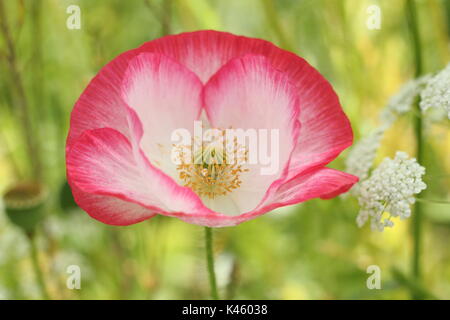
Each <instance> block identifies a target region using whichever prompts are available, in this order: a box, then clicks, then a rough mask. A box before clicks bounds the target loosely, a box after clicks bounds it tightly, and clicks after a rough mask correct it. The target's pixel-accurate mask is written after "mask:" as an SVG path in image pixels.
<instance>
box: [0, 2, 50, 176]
mask: <svg viewBox="0 0 450 320" xmlns="http://www.w3.org/2000/svg"><path fill="white" fill-rule="evenodd" d="M6 17H7V14H6V10H5V5H4V1H3V0H0V34H1V35H2V37H3V38H4V42H5V46H6V61H7V65H8V68H9V71H10V74H11V80H12V82H13V83H14V88H16V100H15V101H16V102H15V104H16V105H15V107H17V110H18V112H19V120H20V121H21V124H22V128H23V132H24V135H25V143H26V146H27V152H28V158H29V159H30V162H31V167H32V170H33V172H32V175H33V178H34V179H36V180H38V181H39V180H40V178H41V162H40V159H39V156H38V144H37V140H36V133H35V132H34V130H33V127H32V122H31V118H30V108H29V103H28V99H27V95H26V93H25V88H24V83H23V79H22V74H21V71H20V68H19V65H18V62H17V51H16V46H15V43H14V40H13V37H12V34H11V30H10V28H9V25H8V23H7V21H6Z"/></svg>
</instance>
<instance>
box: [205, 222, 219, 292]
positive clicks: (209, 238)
mask: <svg viewBox="0 0 450 320" xmlns="http://www.w3.org/2000/svg"><path fill="white" fill-rule="evenodd" d="M205 249H206V262H207V265H208V274H209V284H210V286H211V298H212V299H213V300H219V294H218V293H217V284H216V272H215V271H214V254H213V234H212V228H208V227H205Z"/></svg>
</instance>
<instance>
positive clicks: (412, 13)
mask: <svg viewBox="0 0 450 320" xmlns="http://www.w3.org/2000/svg"><path fill="white" fill-rule="evenodd" d="M406 15H407V18H408V22H409V27H410V30H411V36H412V45H413V49H414V62H415V68H416V71H415V76H416V78H418V77H420V76H421V75H422V71H423V70H422V69H423V64H422V50H421V44H420V33H419V23H418V17H417V9H416V3H415V0H407V2H406ZM415 110H416V112H417V115H416V117H415V122H414V129H415V135H416V145H417V156H416V157H417V161H418V162H419V163H420V164H422V165H423V160H424V140H423V123H422V117H421V116H420V115H421V110H420V96H419V97H418V98H417V100H416V103H415ZM422 220H423V213H422V203H421V202H420V201H418V202H416V203H415V205H414V216H413V227H412V233H413V237H414V239H413V257H412V274H413V277H414V278H415V279H416V281H417V283H420V279H421V272H422V270H421V252H422V246H421V244H422V241H421V238H422Z"/></svg>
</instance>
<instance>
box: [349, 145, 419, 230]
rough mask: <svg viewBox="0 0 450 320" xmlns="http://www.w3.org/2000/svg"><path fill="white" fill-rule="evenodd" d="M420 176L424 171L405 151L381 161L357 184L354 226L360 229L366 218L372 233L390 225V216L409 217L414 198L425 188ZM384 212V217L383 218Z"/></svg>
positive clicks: (391, 223)
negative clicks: (358, 187)
mask: <svg viewBox="0 0 450 320" xmlns="http://www.w3.org/2000/svg"><path fill="white" fill-rule="evenodd" d="M424 174H425V168H424V167H422V166H421V165H419V164H418V163H417V161H416V159H415V158H411V159H409V158H408V155H407V154H406V153H405V152H400V151H399V152H397V153H396V155H395V158H394V159H390V158H386V159H384V160H383V162H382V163H381V164H380V166H379V167H378V168H376V169H375V170H374V171H373V173H372V175H371V177H370V178H369V179H367V180H365V181H363V182H362V183H361V185H360V190H359V197H358V201H359V204H360V206H361V210H360V212H359V215H358V217H357V219H356V222H357V224H358V226H359V227H362V226H363V225H364V224H365V223H366V222H367V221H368V220H369V218H370V219H371V228H372V230H379V231H383V230H384V228H385V227H392V226H393V225H394V223H393V222H392V220H391V218H392V217H400V219H406V218H408V217H409V216H411V208H410V206H411V204H413V203H414V202H415V198H414V195H415V194H418V193H420V192H421V191H422V190H424V189H426V187H427V186H426V184H425V183H424V182H423V181H422V176H423V175H424ZM385 212H386V213H388V217H385V216H384V213H385Z"/></svg>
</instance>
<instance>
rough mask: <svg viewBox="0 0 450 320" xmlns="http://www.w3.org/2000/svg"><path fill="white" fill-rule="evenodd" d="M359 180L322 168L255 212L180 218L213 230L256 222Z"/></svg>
mask: <svg viewBox="0 0 450 320" xmlns="http://www.w3.org/2000/svg"><path fill="white" fill-rule="evenodd" d="M357 181H358V178H357V177H355V176H353V175H350V174H347V173H345V172H341V171H338V170H334V169H330V168H325V167H324V168H320V169H317V170H315V171H311V172H309V173H306V174H302V175H299V176H298V177H295V178H294V179H292V180H291V181H288V182H287V183H285V184H283V185H282V186H281V187H280V188H279V189H278V190H277V191H276V192H275V193H274V194H273V195H272V196H271V198H270V199H267V201H265V203H262V204H261V205H260V206H259V207H258V208H256V209H255V210H253V211H251V212H248V213H245V214H241V215H239V216H234V217H233V216H227V215H223V214H222V215H219V214H216V215H210V214H206V215H196V216H192V215H180V214H177V215H175V216H177V217H178V218H180V219H182V220H184V221H186V222H188V223H193V224H201V225H206V226H210V227H227V226H235V225H238V224H240V223H243V222H245V221H249V220H252V219H254V218H256V217H258V216H260V215H263V214H265V213H267V212H269V211H272V210H274V209H276V208H279V207H283V206H288V205H293V204H297V203H300V202H304V201H307V200H311V199H314V198H322V199H329V198H333V197H335V196H337V195H339V194H341V193H344V192H347V191H348V190H349V189H350V188H351V187H352V186H353V185H354V184H355V183H356V182H357Z"/></svg>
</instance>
